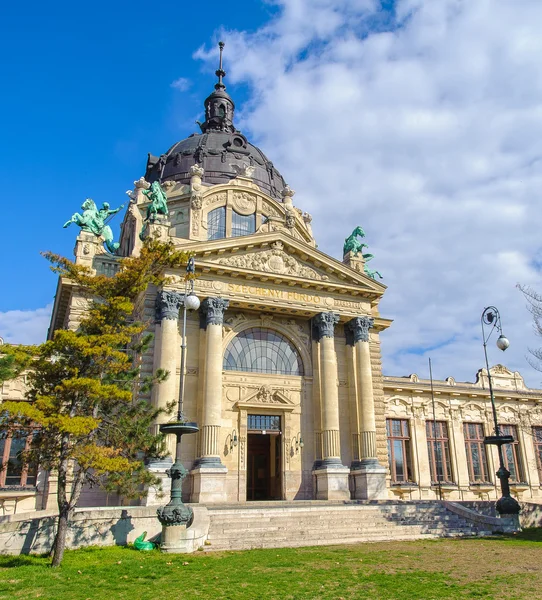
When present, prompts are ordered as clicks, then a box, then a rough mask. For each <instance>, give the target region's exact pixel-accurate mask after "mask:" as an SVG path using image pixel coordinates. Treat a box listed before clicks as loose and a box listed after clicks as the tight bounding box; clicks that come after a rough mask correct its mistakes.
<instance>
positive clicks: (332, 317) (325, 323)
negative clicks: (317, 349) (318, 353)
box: [312, 312, 339, 342]
mask: <svg viewBox="0 0 542 600" xmlns="http://www.w3.org/2000/svg"><path fill="white" fill-rule="evenodd" d="M338 322H339V315H338V314H337V313H334V312H321V313H319V314H317V315H316V316H315V317H313V318H312V336H313V338H314V339H315V340H316V341H317V342H319V341H320V340H321V339H322V338H324V337H329V338H332V337H334V334H335V325H336V324H337V323H338Z"/></svg>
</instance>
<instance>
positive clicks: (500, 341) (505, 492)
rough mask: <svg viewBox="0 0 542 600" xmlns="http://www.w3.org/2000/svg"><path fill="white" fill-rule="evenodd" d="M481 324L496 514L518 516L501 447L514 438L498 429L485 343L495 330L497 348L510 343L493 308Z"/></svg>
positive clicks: (489, 308)
mask: <svg viewBox="0 0 542 600" xmlns="http://www.w3.org/2000/svg"><path fill="white" fill-rule="evenodd" d="M480 320H481V323H482V340H483V344H484V356H485V359H486V368H487V379H488V383H489V397H490V400H491V410H492V411H493V423H494V425H495V435H491V436H486V438H485V439H484V443H485V444H490V445H494V446H497V452H498V455H499V470H498V471H497V473H496V475H497V477H498V478H499V481H500V483H501V494H502V496H501V498H499V500H497V505H496V508H497V512H498V513H499V515H501V516H502V515H518V514H519V511H520V506H519V503H518V501H517V500H516V499H515V498H512V496H511V495H510V484H509V482H508V480H509V479H510V471H509V470H508V469H507V468H506V467H505V466H504V456H503V450H502V447H503V446H504V445H505V444H511V443H512V442H513V441H514V438H513V437H512V436H511V435H501V432H500V429H499V422H498V419H497V408H496V406H495V398H494V396H493V383H492V381H491V372H490V370H489V361H488V359H487V342H488V340H489V338H490V337H491V334H492V333H493V331H494V330H495V329H496V330H497V331H498V332H499V337H498V338H497V342H496V343H497V348H499V350H502V351H503V352H504V351H505V350H506V349H507V348H508V346H510V342H509V341H508V339H507V338H506V337H505V336H504V334H503V332H502V325H501V315H500V314H499V311H498V310H497V309H496V308H495V307H494V306H488V307H487V308H485V309H484V312H483V313H482V317H481V319H480ZM484 325H485V326H488V327H490V330H489V333H488V334H487V335H486V330H485V327H484Z"/></svg>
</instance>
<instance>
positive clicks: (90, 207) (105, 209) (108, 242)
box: [64, 198, 124, 254]
mask: <svg viewBox="0 0 542 600" xmlns="http://www.w3.org/2000/svg"><path fill="white" fill-rule="evenodd" d="M123 208H124V204H122V205H121V206H119V208H115V209H113V210H111V209H110V208H109V203H108V202H104V203H103V204H102V208H100V209H98V207H97V206H96V203H95V202H94V200H92V198H87V199H86V200H85V201H84V202H83V204H82V205H81V209H82V210H83V214H79V213H74V214H73V215H72V218H71V219H70V220H69V221H66V222H65V223H64V227H68V226H69V225H71V224H72V223H75V224H76V225H79V227H81V231H88V232H89V233H93V234H94V235H95V236H97V237H100V236H101V237H103V239H104V244H105V247H106V248H107V250H108V252H110V253H111V254H115V253H116V252H117V250H118V249H119V245H120V244H119V243H118V242H114V241H113V231H112V230H111V227H109V225H106V219H108V218H109V217H110V216H112V215H115V214H117V213H118V212H119V211H120V210H122V209H123Z"/></svg>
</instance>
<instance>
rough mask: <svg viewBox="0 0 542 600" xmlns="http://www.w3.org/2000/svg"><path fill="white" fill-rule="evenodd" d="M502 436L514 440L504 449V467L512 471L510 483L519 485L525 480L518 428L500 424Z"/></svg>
mask: <svg viewBox="0 0 542 600" xmlns="http://www.w3.org/2000/svg"><path fill="white" fill-rule="evenodd" d="M499 431H500V434H501V435H511V436H512V437H513V438H514V442H513V443H512V444H505V445H504V446H503V447H502V453H503V458H504V466H505V467H506V468H507V469H508V470H509V471H510V483H519V482H520V481H523V480H524V477H523V465H522V462H521V454H520V451H519V441H518V428H517V427H516V426H515V425H501V424H499Z"/></svg>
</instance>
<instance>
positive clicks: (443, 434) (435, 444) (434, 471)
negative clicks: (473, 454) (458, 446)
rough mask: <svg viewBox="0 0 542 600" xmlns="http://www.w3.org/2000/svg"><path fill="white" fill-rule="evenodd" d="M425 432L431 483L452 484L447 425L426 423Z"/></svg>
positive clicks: (443, 423) (440, 422) (438, 422)
mask: <svg viewBox="0 0 542 600" xmlns="http://www.w3.org/2000/svg"><path fill="white" fill-rule="evenodd" d="M425 432H426V434H427V452H428V453H429V468H430V470H431V483H433V484H438V483H453V482H454V478H453V474H452V462H451V460H450V441H449V439H448V424H447V423H446V422H445V421H426V423H425Z"/></svg>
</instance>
